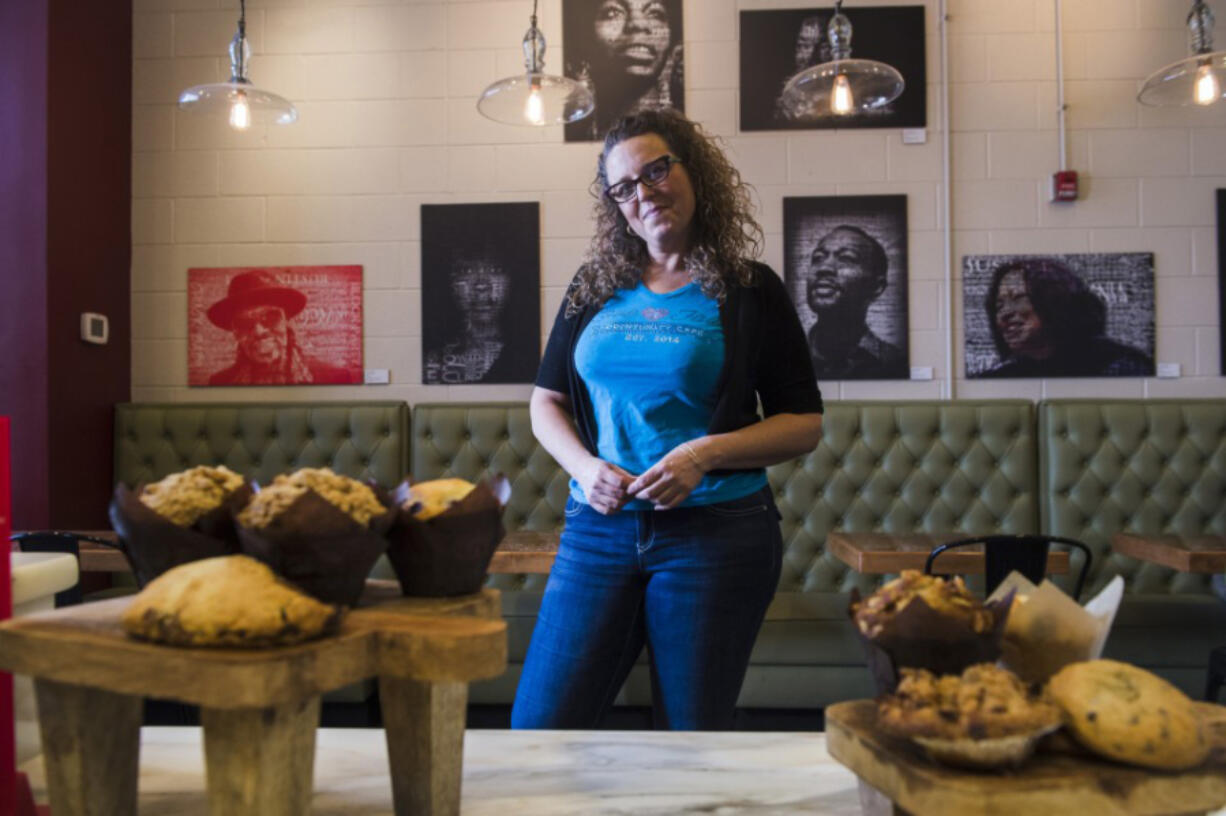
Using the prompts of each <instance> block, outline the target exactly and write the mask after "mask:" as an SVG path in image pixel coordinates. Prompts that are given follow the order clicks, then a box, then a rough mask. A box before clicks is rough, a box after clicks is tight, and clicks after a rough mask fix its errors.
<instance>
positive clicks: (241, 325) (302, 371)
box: [207, 269, 355, 385]
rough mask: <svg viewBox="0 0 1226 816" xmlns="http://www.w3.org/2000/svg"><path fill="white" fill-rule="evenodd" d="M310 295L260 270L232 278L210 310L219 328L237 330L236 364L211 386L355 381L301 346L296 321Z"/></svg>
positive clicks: (218, 374)
mask: <svg viewBox="0 0 1226 816" xmlns="http://www.w3.org/2000/svg"><path fill="white" fill-rule="evenodd" d="M304 308H306V295H304V294H302V292H300V291H298V290H297V289H291V288H289V287H287V286H282V285H281V283H280V281H278V280H277V278H276V276H275V275H273V274H272V273H271V272H269V271H267V270H263V269H257V270H254V271H251V272H242V273H240V274H238V275H235V276H234V277H233V278H231V279H230V284H229V288H228V290H227V292H226V296H225V297H224V298H222V299H221V300H219V301H217V302H216V303H214V304H213V305H212V306H210V307H209V310H208V313H207V314H208V318H209V322H211V323H212V324H213V325H214V326H217V327H218V328H220V329H224V330H226V331H228V332H231V333H232V334H233V335H234V339H235V341H236V347H235V358H236V359H235V361H234V364H233V365H231V366H229V367H228V368H224V369H222V370H221V371H218V372H216V373H214V374H213V375H211V376H210V377H209V385H287V384H292V383H315V384H338V383H352V382H355V380H354V377H353V375H352V373H351V372H349V371H348V370H346V369H344V368H340V367H338V366H333V365H329V364H328V363H325V362H324V361H322V360H319V359H317V358H315V357H312V356H310V355H308V354H307V353H306V352H305V351H304V350H303V348H302V347H301V346H300V345H299V344H298V340H297V338H296V337H295V336H294V329H293V328H292V327H291V326H290V321H291V320H293V319H294V318H295V317H296V316H297V315H298V314H299V313H300V312H301V311H302V310H303V309H304Z"/></svg>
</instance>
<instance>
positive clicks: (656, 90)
mask: <svg viewBox="0 0 1226 816" xmlns="http://www.w3.org/2000/svg"><path fill="white" fill-rule="evenodd" d="M562 39H563V42H564V45H565V48H564V50H565V53H566V63H565V74H566V76H568V77H571V78H572V79H577V80H579V81H580V82H583V83H585V84H586V85H587V86H588V87H589V88H590V89H591V90H592V93H593V95H594V96H595V98H596V110H595V111H594V112H593V113H592V115H591V116H588V117H587V118H585V119H581V120H579V121H578V122H572V123H570V124H569V125H566V126H565V128H566V141H568V142H588V141H594V140H597V139H602V138H604V133H605V131H606V130H608V129H609V125H611V124H612V123H613V122H614V121H615V120H616V119H617V118H618V117H619V116H622V115H623V114H626V113H629V112H631V111H635V110H639V109H644V108H647V109H650V108H675V109H677V110H679V111H682V112H684V111H685V66H684V62H683V59H682V43H683V42H684V40H685V38H684V36H683V30H682V26H681V0H562Z"/></svg>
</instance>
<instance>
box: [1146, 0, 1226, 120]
mask: <svg viewBox="0 0 1226 816" xmlns="http://www.w3.org/2000/svg"><path fill="white" fill-rule="evenodd" d="M1188 47H1189V50H1190V51H1191V52H1192V56H1190V57H1187V58H1185V59H1181V60H1180V61H1179V62H1173V63H1171V64H1170V65H1167V66H1166V67H1164V68H1159V69H1158V70H1157V71H1154V72H1153V73H1152V74H1150V75H1149V78H1148V79H1146V80H1145V84H1144V85H1143V86H1141V91H1140V92H1139V93H1138V94H1137V101H1138V102H1140V103H1141V104H1142V105H1212V104H1213V103H1214V102H1216V101H1218V100H1219V99H1221V98H1222V96H1223V93H1226V51H1214V50H1213V12H1212V11H1211V10H1210V9H1209V7H1208V6H1207V5H1205V2H1204V0H1194V2H1193V3H1192V10H1191V11H1190V12H1188Z"/></svg>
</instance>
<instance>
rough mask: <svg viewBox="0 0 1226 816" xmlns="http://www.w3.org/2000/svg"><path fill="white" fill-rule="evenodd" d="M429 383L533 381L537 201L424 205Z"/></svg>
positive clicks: (537, 329) (537, 342)
mask: <svg viewBox="0 0 1226 816" xmlns="http://www.w3.org/2000/svg"><path fill="white" fill-rule="evenodd" d="M421 234H422V242H421V311H422V315H421V326H422V382H423V383H425V384H427V385H474V384H480V383H530V382H532V381H533V380H534V379H535V378H536V368H537V365H538V364H539V363H540V359H541V301H540V281H541V229H540V205H539V204H537V203H536V202H535V201H533V202H527V203H509V204H423V205H422V208H421Z"/></svg>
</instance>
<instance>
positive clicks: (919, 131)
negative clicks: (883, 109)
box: [902, 128, 928, 379]
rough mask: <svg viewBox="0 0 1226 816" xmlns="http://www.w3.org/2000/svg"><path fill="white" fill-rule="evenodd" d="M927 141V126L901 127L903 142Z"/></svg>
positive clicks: (922, 142)
mask: <svg viewBox="0 0 1226 816" xmlns="http://www.w3.org/2000/svg"><path fill="white" fill-rule="evenodd" d="M927 141H928V129H927V128H903V129H902V143H903V144H925V143H926V142H927ZM912 379H914V378H912Z"/></svg>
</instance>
